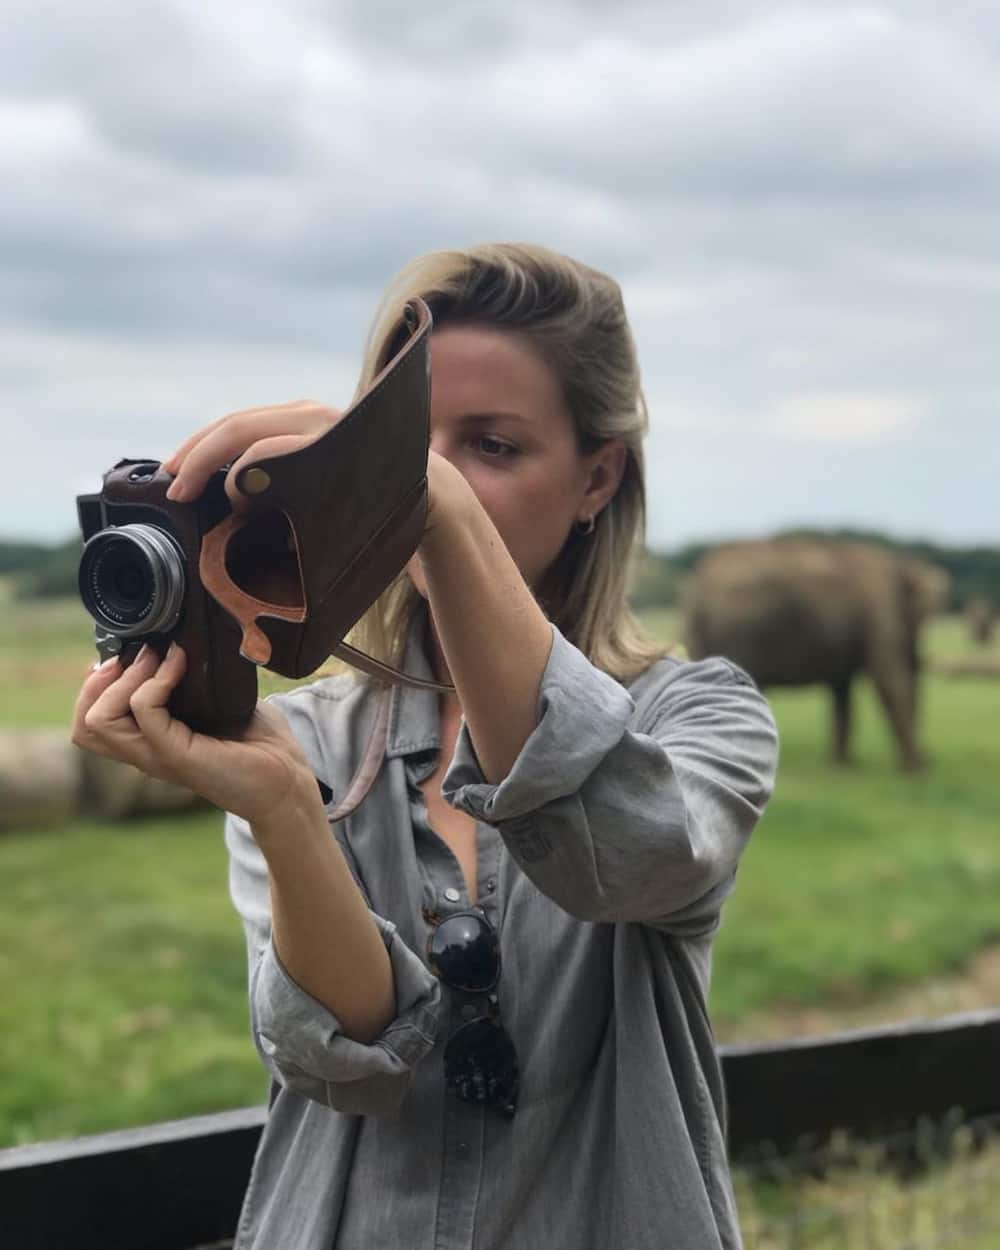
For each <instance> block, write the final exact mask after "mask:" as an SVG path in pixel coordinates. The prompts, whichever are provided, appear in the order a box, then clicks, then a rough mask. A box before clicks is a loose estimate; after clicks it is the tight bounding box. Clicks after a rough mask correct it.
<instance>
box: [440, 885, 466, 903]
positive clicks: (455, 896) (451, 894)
mask: <svg viewBox="0 0 1000 1250" xmlns="http://www.w3.org/2000/svg"><path fill="white" fill-rule="evenodd" d="M444 896H445V898H446V899H447V900H448V902H449V903H457V902H458V900H459V899H460V898H461V897H462V896H461V894H459V892H458V891H457V890H456V889H455V887H454V886H453V885H450V886H448V888H447V890H445V892H444Z"/></svg>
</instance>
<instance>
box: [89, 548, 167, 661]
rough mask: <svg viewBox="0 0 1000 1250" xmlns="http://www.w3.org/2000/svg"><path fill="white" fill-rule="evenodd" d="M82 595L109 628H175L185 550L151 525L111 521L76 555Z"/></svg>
mask: <svg viewBox="0 0 1000 1250" xmlns="http://www.w3.org/2000/svg"><path fill="white" fill-rule="evenodd" d="M79 579H80V598H81V599H82V600H83V606H84V607H85V608H86V609H87V611H88V612H89V613H90V615H91V616H92V617H93V618H94V620H95V621H97V622H98V624H99V625H102V626H103V627H104V629H106V630H107V631H108V633H110V634H115V635H117V636H118V637H119V638H134V637H137V636H139V635H141V634H163V633H166V632H167V630H170V629H173V627H174V626H175V625H176V624H177V620H178V617H179V616H180V611H181V604H182V603H183V601H184V588H185V576H184V556H183V554H182V552H181V549H180V547H179V546H178V545H177V543H176V542H175V541H174V539H173V538H171V536H170V535H169V534H168V533H167V532H166V530H161V529H159V528H158V527H157V526H155V525H144V524H142V523H136V524H134V525H121V526H110V527H109V528H108V529H105V530H101V532H100V533H99V534H95V535H94V536H93V538H91V539H90V540H89V542H88V543H87V544H86V546H85V547H84V549H83V555H82V556H81V557H80V575H79Z"/></svg>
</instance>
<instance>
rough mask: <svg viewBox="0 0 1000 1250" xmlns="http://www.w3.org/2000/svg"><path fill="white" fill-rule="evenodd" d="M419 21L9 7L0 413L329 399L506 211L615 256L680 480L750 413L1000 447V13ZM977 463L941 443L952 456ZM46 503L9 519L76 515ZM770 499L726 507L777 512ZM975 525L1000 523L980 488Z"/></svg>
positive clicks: (709, 13)
mask: <svg viewBox="0 0 1000 1250" xmlns="http://www.w3.org/2000/svg"><path fill="white" fill-rule="evenodd" d="M399 12H400V11H399V8H398V5H397V4H396V3H395V0H364V3H362V0H344V3H342V4H338V5H336V6H331V5H325V4H320V3H318V0H284V2H283V3H281V4H279V3H277V0H261V2H260V3H258V4H254V5H251V6H246V5H241V6H237V5H236V4H235V3H234V2H233V0H219V2H218V3H216V4H214V5H211V6H205V5H204V4H202V3H199V2H198V0H150V2H149V3H147V4H143V5H140V6H136V5H126V4H124V3H122V2H121V0H92V3H89V4H88V5H87V6H84V7H73V6H67V5H65V4H64V3H62V2H61V0H60V2H58V3H57V2H56V0H32V2H31V3H28V2H27V0H10V3H9V4H8V5H7V6H6V8H5V29H4V40H3V41H2V43H0V84H2V86H0V181H2V183H3V185H4V186H5V187H8V188H14V193H13V194H8V195H5V196H4V197H2V199H0V273H2V279H3V280H2V282H0V335H3V336H4V337H3V340H2V342H5V343H6V344H7V349H6V350H4V349H3V346H2V343H0V359H2V360H3V361H4V363H5V368H4V371H3V375H2V377H0V401H2V402H3V404H4V409H5V411H7V412H8V413H10V412H14V413H17V414H18V418H17V419H18V420H21V419H23V420H24V421H25V422H26V423H27V425H26V428H28V429H33V428H44V429H45V431H46V438H47V439H48V440H49V442H50V444H55V443H58V441H59V440H60V439H66V440H68V445H70V446H72V447H73V449H74V455H83V454H85V447H84V444H83V443H82V442H81V436H80V434H79V429H78V423H80V422H81V421H83V422H85V424H86V426H87V428H89V429H91V430H93V429H94V428H95V427H96V426H98V425H100V426H101V427H102V429H104V430H105V431H111V432H114V435H115V437H121V436H122V435H121V433H120V431H121V428H122V427H121V425H120V422H122V421H125V420H127V419H128V414H129V413H134V414H136V420H137V421H139V422H140V423H141V422H144V421H145V422H152V423H154V424H155V425H156V426H157V428H158V429H160V430H161V431H162V435H163V438H164V440H165V441H167V442H172V441H174V440H175V439H178V438H179V437H181V436H182V435H183V433H184V432H186V429H187V426H188V424H189V423H191V422H193V421H197V420H198V419H199V417H200V414H201V413H203V412H205V411H207V410H208V409H211V410H212V411H213V413H217V412H218V411H219V410H220V408H221V410H225V409H226V408H227V407H231V406H235V404H236V402H240V403H242V402H254V401H253V399H252V391H253V387H254V385H256V386H258V387H260V388H261V390H262V391H267V392H268V394H269V395H273V394H274V393H275V389H274V388H277V390H278V393H280V394H289V393H291V394H295V393H301V392H302V391H303V390H305V391H306V392H307V393H308V392H312V393H315V392H316V387H315V386H311V385H307V384H306V383H307V381H309V380H313V379H315V380H316V381H317V382H318V383H320V384H322V385H325V386H329V387H331V388H332V391H331V394H330V395H329V396H326V397H328V398H335V397H336V394H337V387H338V386H339V385H340V382H339V379H340V377H341V374H342V373H350V374H351V375H352V376H353V373H354V372H356V361H357V358H358V355H359V353H360V344H361V341H362V337H363V334H364V330H365V328H366V325H367V321H368V319H369V317H370V316H371V313H372V311H373V310H374V307H375V303H376V300H377V297H378V293H379V291H380V289H381V287H382V286H383V284H384V283H385V281H386V280H387V279H388V278H389V276H390V275H391V274H392V273H393V272H394V271H395V270H396V269H397V268H398V266H399V265H401V264H402V263H403V262H404V261H406V260H407V259H409V258H410V257H411V256H413V255H415V254H416V253H419V252H422V251H425V250H428V249H431V248H435V247H444V246H453V245H462V244H466V243H471V242H475V241H478V240H480V239H484V238H512V237H513V238H529V239H536V240H538V241H542V242H547V243H549V244H551V245H553V246H556V247H558V248H560V249H561V250H564V251H567V252H570V253H573V254H576V255H579V256H580V257H581V258H583V259H585V260H588V261H589V262H591V263H593V264H596V265H598V266H601V267H603V268H606V269H608V270H609V271H610V272H612V273H614V274H615V275H616V276H617V277H618V278H619V279H620V280H621V282H622V285H623V289H624V292H625V297H626V302H627V306H628V308H629V310H630V313H631V315H632V318H633V322H634V327H635V333H636V338H637V342H638V345H639V350H640V359H641V363H642V367H643V376H644V382H645V386H646V390H647V394H648V396H649V398H650V406H651V412H652V425H653V434H652V440H651V455H650V463H651V464H652V465H653V466H655V469H656V472H657V473H660V474H662V475H663V476H662V478H661V479H658V481H657V483H656V485H657V487H658V488H659V487H660V486H662V485H664V484H666V483H670V481H671V479H670V476H669V473H670V468H669V466H670V465H675V464H676V463H678V459H677V455H676V452H677V450H678V449H677V441H678V439H690V440H692V441H691V444H690V445H691V446H692V447H695V448H697V449H698V451H699V454H702V455H705V456H708V457H709V460H710V461H711V460H712V458H713V456H712V453H719V452H721V451H722V450H724V449H725V446H726V442H725V440H726V439H727V438H728V439H729V440H730V444H731V445H732V446H734V447H735V446H736V444H735V443H733V442H732V440H733V439H734V438H735V437H736V436H737V435H740V436H742V435H743V434H744V433H745V434H746V436H747V437H752V438H754V439H756V440H758V445H759V446H760V447H761V448H762V452H761V454H762V456H763V455H764V452H766V453H767V455H769V456H772V457H775V456H778V457H780V456H790V455H792V454H793V452H792V448H793V447H794V448H796V449H799V450H798V451H796V452H795V454H799V451H802V449H803V448H805V447H807V446H810V447H815V448H821V449H822V448H825V449H826V450H827V451H828V452H830V451H831V450H832V449H833V448H834V447H842V448H843V449H844V450H845V452H846V451H847V450H849V449H853V450H855V451H857V450H858V449H864V451H865V454H866V455H867V454H870V455H873V456H874V455H876V454H877V450H878V449H879V448H887V447H892V446H901V445H903V443H904V442H905V444H906V446H908V447H909V448H911V451H912V454H913V456H914V457H915V459H914V460H913V461H912V465H911V469H912V472H913V473H914V474H915V475H916V474H918V472H919V471H921V470H918V463H920V462H919V459H918V458H919V455H920V454H923V453H921V452H920V447H924V449H925V452H927V448H929V447H930V442H929V441H928V440H931V438H932V435H933V436H934V437H936V434H935V431H937V430H938V429H939V427H940V426H941V424H942V423H943V422H944V420H945V417H946V416H947V419H948V420H950V421H952V422H955V421H964V422H966V423H967V424H968V429H969V437H970V439H974V438H976V437H978V438H979V439H980V440H981V441H982V442H983V443H984V445H985V446H988V447H992V446H993V445H994V444H993V443H992V442H991V441H990V440H991V439H995V437H996V435H995V434H994V432H993V431H994V426H995V420H994V416H993V408H992V406H991V404H990V403H989V402H987V397H989V396H992V395H993V394H994V392H995V372H996V369H995V349H994V345H993V343H994V338H995V330H994V329H993V327H995V325H996V321H997V314H998V302H997V299H998V293H1000V292H998V287H1000V277H998V275H1000V225H998V220H997V214H996V211H995V205H996V198H997V191H998V183H1000V92H998V91H997V89H996V81H997V68H998V65H997V62H998V59H1000V55H998V52H997V48H998V47H1000V41H998V37H1000V13H998V12H997V11H996V10H995V7H994V6H991V5H989V4H987V3H986V2H985V0H981V2H978V0H977V2H973V0H968V2H967V3H964V4H963V5H960V6H957V7H953V8H952V9H947V10H945V9H941V8H940V6H935V5H932V4H931V3H930V0H905V2H904V0H898V2H890V0H885V2H883V3H872V4H853V3H850V4H847V5H844V6H830V5H827V4H822V3H820V0H797V2H791V3H781V2H779V3H773V2H770V0H759V2H758V0H740V2H739V3H737V0H704V2H703V3H701V4H699V5H664V4H662V3H660V2H659V0H628V2H626V3H624V4H622V5H618V6H608V5H605V4H599V3H597V0H553V3H552V4H547V5H538V4H535V3H531V2H530V0H509V2H508V3H507V4H505V5H503V6H502V7H501V6H497V5H495V4H494V3H492V0H464V2H463V3H458V2H457V0H446V2H444V3H442V4H441V5H435V6H434V7H433V9H432V10H429V11H428V12H427V13H424V14H421V16H420V20H414V21H403V20H399ZM213 359H214V360H216V361H217V362H218V366H217V369H216V370H215V372H214V374H213V373H211V368H212V367H211V364H210V363H209V362H211V361H212V360H213ZM328 365H329V366H330V369H332V370H333V372H330V371H329V370H328V369H327V366H328ZM297 375H298V376H301V377H302V378H303V385H302V386H297V385H294V379H295V377H296V376H297ZM210 376H211V380H209V379H210ZM237 394H238V395H239V397H240V398H239V400H238V401H237V400H236V395H237ZM229 395H232V396H233V404H230V403H229V402H228V400H227V396H229ZM319 397H320V398H323V397H324V396H323V394H320V396H319ZM102 413H103V415H102ZM22 414H23V417H22ZM149 428H151V427H149ZM101 437H102V438H103V437H104V435H103V434H102V435H101ZM702 437H704V438H705V440H706V441H705V442H704V443H702V442H701V441H700V440H701V439H702ZM713 438H714V439H715V440H716V441H715V443H714V444H713V443H712V442H711V441H710V440H711V439H713ZM838 440H839V441H838ZM108 445H109V444H108V441H103V442H101V444H100V446H101V449H102V450H101V459H102V462H103V460H104V459H106V458H107V457H106V455H105V452H104V448H105V447H106V446H108ZM661 449H663V454H661ZM668 452H669V454H667V453H668ZM18 454H19V455H23V456H25V457H29V456H30V457H34V452H33V451H30V450H29V449H27V448H20V449H19V451H18ZM802 454H803V455H804V454H805V452H804V451H802ZM927 454H930V453H929V452H927ZM959 454H960V451H959V449H958V448H957V447H955V448H952V447H951V446H950V445H948V444H947V443H945V444H942V445H941V446H940V447H938V448H937V450H936V452H935V455H936V457H937V465H936V468H937V471H938V472H939V473H941V472H942V471H946V470H947V469H948V466H949V463H950V460H949V458H950V457H955V458H957V457H958V456H959ZM749 462H750V460H749V459H748V463H749ZM25 463H26V464H27V463H28V460H27V459H26V461H25ZM36 463H37V458H32V459H31V460H30V464H31V465H32V466H35V465H36ZM753 463H754V464H755V466H756V470H755V471H756V472H758V474H765V470H764V469H763V468H762V467H761V464H762V463H763V461H761V462H760V463H758V462H757V461H756V460H753ZM817 463H819V462H817ZM801 466H802V467H803V471H805V468H806V467H808V468H809V471H814V470H815V465H814V464H813V462H811V461H810V462H808V464H807V461H805V460H803V461H801ZM719 476H720V475H719V472H718V469H717V467H716V466H715V465H713V466H712V473H711V477H712V480H715V479H717V478H718V477H719ZM954 476H955V477H956V480H957V478H958V471H957V468H956V472H955V474H954ZM688 480H689V481H699V480H703V475H700V474H699V471H698V470H697V469H696V468H695V467H692V466H691V465H690V464H689V466H688ZM789 480H790V479H788V478H787V477H785V478H782V477H780V476H779V477H778V478H777V479H776V481H777V483H782V482H783V483H784V485H782V486H781V491H783V492H784V495H783V496H781V495H780V493H779V499H778V502H777V503H776V504H775V506H780V498H781V497H784V498H787V499H788V500H789V501H791V500H792V499H793V492H792V491H791V488H790V486H789V485H788V482H789ZM675 486H676V484H673V485H672V486H671V489H674V488H675ZM776 488H777V487H776ZM857 489H858V490H859V491H862V490H867V489H870V487H869V486H866V485H864V483H863V482H862V481H861V479H859V484H858V488H857ZM965 494H966V495H967V494H968V492H965ZM36 496H37V492H36V493H35V495H31V494H30V493H29V494H26V495H25V497H24V499H23V500H22V501H21V502H20V503H19V504H18V506H17V508H16V510H15V509H13V508H12V507H11V506H10V504H9V503H7V504H5V505H4V507H5V509H6V510H5V511H4V512H2V513H0V531H2V530H5V529H6V530H8V531H10V530H11V529H12V528H18V529H21V530H22V532H27V530H30V529H31V528H32V527H36V528H37V529H38V530H39V531H41V530H45V532H46V533H51V532H52V531H53V529H54V528H55V522H54V521H52V519H51V518H52V516H53V515H55V513H56V511H58V510H54V509H53V508H52V507H50V506H48V505H45V506H42V504H41V503H40V502H39V501H38V500H37V498H36ZM748 496H749V497H748V498H747V497H744V493H743V488H742V487H741V488H740V490H739V491H737V490H736V488H735V487H734V488H733V490H732V502H730V503H728V504H726V506H727V507H730V508H731V509H732V510H733V512H734V514H737V515H738V516H739V517H740V519H741V521H743V520H745V521H746V523H748V524H752V523H753V517H754V516H763V515H764V513H763V510H762V504H761V503H760V500H759V497H758V498H757V499H756V501H755V499H754V492H752V491H749V492H748ZM680 497H682V493H678V494H676V495H675V498H680ZM683 497H685V498H687V500H688V507H689V513H688V516H689V518H690V522H689V523H690V525H691V526H692V527H694V526H696V525H699V524H702V523H703V513H702V511H701V510H700V504H698V506H696V502H695V500H694V499H693V498H692V497H691V496H690V495H686V496H683ZM918 497H919V492H916V493H914V495H913V498H914V499H917V498H918ZM737 501H738V502H737ZM791 506H792V504H791V502H789V507H791ZM795 506H796V507H797V506H798V505H797V504H796V505H795ZM861 506H862V504H861V501H860V498H859V503H858V507H859V508H860V507H861ZM961 514H964V515H966V516H968V517H969V522H968V523H969V525H970V526H974V527H981V526H982V521H981V517H982V515H983V513H981V512H980V511H978V510H976V509H974V508H973V505H972V503H971V502H970V501H969V500H968V499H967V498H959V497H957V496H956V504H955V515H956V516H959V515H961ZM59 515H60V516H61V515H62V513H61V512H59ZM59 524H60V525H61V524H63V522H61V521H60V522H59ZM663 524H664V525H666V524H667V521H664V522H663ZM685 524H687V522H685V520H684V516H672V517H671V518H669V532H670V533H672V534H676V533H679V532H681V531H683V529H684V527H685ZM977 532H978V531H977Z"/></svg>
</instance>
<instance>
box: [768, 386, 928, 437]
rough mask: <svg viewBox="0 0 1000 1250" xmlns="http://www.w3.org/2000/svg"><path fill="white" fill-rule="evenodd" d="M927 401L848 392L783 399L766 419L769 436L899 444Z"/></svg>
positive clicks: (913, 427) (916, 422)
mask: <svg viewBox="0 0 1000 1250" xmlns="http://www.w3.org/2000/svg"><path fill="white" fill-rule="evenodd" d="M926 408H927V404H926V401H925V400H924V399H922V398H920V397H919V396H912V395H893V394H878V393H867V394H866V393H864V392H861V393H858V392H850V391H846V392H845V391H842V392H839V393H837V392H829V393H823V392H819V393H814V394H798V395H786V396H785V397H784V398H782V399H780V400H779V401H778V402H777V404H775V406H774V411H773V412H772V413H771V414H770V415H769V416H768V417H767V418H766V419H765V427H766V428H768V429H769V430H770V431H771V432H772V433H775V434H780V435H784V436H787V437H792V438H803V439H809V440H813V441H818V442H824V443H848V444H851V443H853V444H869V443H884V442H892V441H895V440H898V439H899V438H901V437H906V436H907V435H910V434H912V433H913V432H914V431H915V430H916V429H917V428H919V426H920V424H921V422H922V420H923V418H924V416H925V413H926Z"/></svg>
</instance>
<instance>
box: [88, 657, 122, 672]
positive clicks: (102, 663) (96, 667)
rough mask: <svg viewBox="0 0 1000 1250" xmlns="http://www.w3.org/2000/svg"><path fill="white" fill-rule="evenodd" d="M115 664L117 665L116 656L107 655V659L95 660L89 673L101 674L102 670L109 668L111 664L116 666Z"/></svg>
mask: <svg viewBox="0 0 1000 1250" xmlns="http://www.w3.org/2000/svg"><path fill="white" fill-rule="evenodd" d="M117 663H118V656H116V655H109V656H108V657H107V659H104V660H95V661H94V663H93V664H92V665H91V672H93V673H99V672H101V670H102V669H105V668H110V667H111V665H112V664H117Z"/></svg>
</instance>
